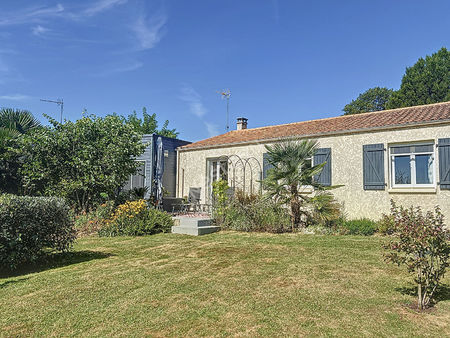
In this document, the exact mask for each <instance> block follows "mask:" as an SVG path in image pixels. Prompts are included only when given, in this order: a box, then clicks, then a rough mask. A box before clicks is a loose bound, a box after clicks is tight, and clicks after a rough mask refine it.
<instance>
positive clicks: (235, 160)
mask: <svg viewBox="0 0 450 338" xmlns="http://www.w3.org/2000/svg"><path fill="white" fill-rule="evenodd" d="M215 160H216V161H219V162H224V161H226V163H227V164H228V168H226V170H227V173H228V177H227V179H228V184H229V185H230V188H231V189H232V191H233V192H234V191H236V190H237V189H239V190H242V191H243V192H245V193H250V194H253V193H256V192H260V193H261V192H262V184H261V180H262V172H263V170H262V165H261V163H260V162H259V161H258V159H256V158H255V157H254V156H250V157H248V158H242V157H241V156H239V155H236V154H233V155H222V156H220V157H219V158H216V159H215ZM223 169H224V170H225V168H223Z"/></svg>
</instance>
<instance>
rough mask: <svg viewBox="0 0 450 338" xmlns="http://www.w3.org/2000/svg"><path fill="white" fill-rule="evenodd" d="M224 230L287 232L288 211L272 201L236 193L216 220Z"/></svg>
mask: <svg viewBox="0 0 450 338" xmlns="http://www.w3.org/2000/svg"><path fill="white" fill-rule="evenodd" d="M216 221H218V224H219V225H221V226H222V227H223V228H224V229H230V230H237V231H259V232H273V233H280V232H287V231H291V219H290V216H289V213H288V211H287V210H286V209H285V208H283V207H282V206H280V205H279V204H277V203H275V202H274V201H273V200H272V199H267V198H263V197H261V196H259V195H254V194H252V195H245V194H244V193H242V192H237V193H236V194H235V197H234V198H232V199H229V201H228V204H227V206H226V208H225V209H224V213H223V217H222V218H220V219H217V218H216Z"/></svg>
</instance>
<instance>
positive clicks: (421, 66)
mask: <svg viewBox="0 0 450 338" xmlns="http://www.w3.org/2000/svg"><path fill="white" fill-rule="evenodd" d="M444 101H450V51H448V50H447V49H446V48H444V47H443V48H441V49H440V50H439V51H438V52H436V53H434V54H432V55H431V56H429V55H427V56H426V57H425V59H423V58H420V59H419V60H418V61H417V62H416V63H415V64H414V65H413V66H412V67H408V68H406V72H405V75H404V76H403V78H402V83H401V85H400V89H399V90H398V91H396V92H395V93H394V94H393V95H392V97H391V98H390V99H389V101H388V102H387V104H386V108H387V109H392V108H400V107H409V106H417V105H421V104H429V103H436V102H444Z"/></svg>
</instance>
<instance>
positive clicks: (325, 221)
mask: <svg viewBox="0 0 450 338" xmlns="http://www.w3.org/2000/svg"><path fill="white" fill-rule="evenodd" d="M309 204H310V212H308V213H307V214H308V216H309V217H308V224H309V225H311V224H312V225H318V226H322V227H335V226H337V225H338V224H339V223H340V222H341V221H342V219H343V217H344V216H343V213H342V205H341V204H340V203H339V202H338V201H337V200H336V199H335V198H334V196H333V195H332V194H331V193H329V192H319V193H317V194H316V195H315V196H314V197H312V198H311V199H310V200H309Z"/></svg>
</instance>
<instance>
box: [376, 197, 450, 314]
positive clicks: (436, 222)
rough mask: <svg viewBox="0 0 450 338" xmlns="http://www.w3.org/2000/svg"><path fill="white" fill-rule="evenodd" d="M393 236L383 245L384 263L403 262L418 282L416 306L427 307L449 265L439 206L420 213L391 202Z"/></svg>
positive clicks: (416, 209)
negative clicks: (393, 237) (394, 237)
mask: <svg viewBox="0 0 450 338" xmlns="http://www.w3.org/2000/svg"><path fill="white" fill-rule="evenodd" d="M391 205H392V207H391V216H392V218H393V220H394V235H395V236H396V237H397V238H396V239H393V240H391V241H390V242H389V243H387V244H386V245H384V248H385V249H387V250H389V251H388V253H386V255H385V258H386V261H387V262H392V263H395V264H398V265H401V264H405V265H406V267H407V268H408V271H409V272H410V273H413V274H414V281H415V282H416V284H417V299H418V301H417V306H418V308H419V309H421V310H422V309H424V308H426V307H428V306H429V305H430V304H431V302H432V301H433V295H434V294H435V291H436V290H437V288H438V286H439V284H440V281H441V280H442V278H443V277H444V274H445V271H446V269H447V267H448V266H449V256H450V245H449V242H448V239H449V235H450V232H449V231H448V230H447V229H446V226H445V224H444V217H443V215H442V213H441V210H440V209H439V207H436V208H435V210H434V212H431V211H428V212H427V213H426V214H424V213H423V212H422V210H421V209H420V207H417V208H413V207H411V208H409V209H405V208H403V207H397V205H396V204H395V203H394V202H393V201H391Z"/></svg>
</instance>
